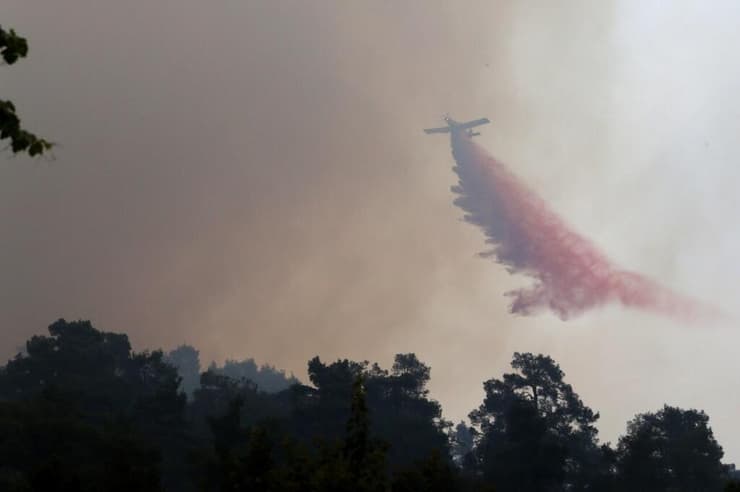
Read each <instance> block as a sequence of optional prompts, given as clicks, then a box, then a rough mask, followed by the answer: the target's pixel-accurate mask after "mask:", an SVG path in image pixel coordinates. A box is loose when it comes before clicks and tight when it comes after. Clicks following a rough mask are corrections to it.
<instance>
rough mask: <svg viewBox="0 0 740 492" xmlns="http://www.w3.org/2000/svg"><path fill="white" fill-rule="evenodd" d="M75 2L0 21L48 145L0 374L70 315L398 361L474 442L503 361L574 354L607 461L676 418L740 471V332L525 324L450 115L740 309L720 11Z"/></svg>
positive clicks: (38, 163) (18, 243)
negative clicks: (467, 205)
mask: <svg viewBox="0 0 740 492" xmlns="http://www.w3.org/2000/svg"><path fill="white" fill-rule="evenodd" d="M670 10H671V11H670V12H668V11H667V9H665V7H664V6H661V4H660V2H657V1H655V2H629V1H624V2H619V1H617V2H612V1H605V2H598V3H597V2H587V1H568V2H558V3H557V4H554V3H549V2H544V1H542V2H539V1H533V2H514V1H497V2H488V1H469V2H454V3H453V2H446V1H434V2H429V1H420V0H419V1H408V2H390V1H388V2H385V1H383V2H340V1H328V0H327V1H318V2H301V1H284V0H280V1H275V2H272V1H250V2H227V1H224V2H209V3H208V4H207V5H206V3H205V2H195V1H177V2H175V1H161V2H143V1H136V2H126V3H125V4H124V3H121V2H112V1H92V0H88V1H82V0H69V1H65V2H50V1H40V2H24V1H21V0H8V1H5V2H3V5H2V6H0V22H2V25H3V26H12V27H14V28H16V29H17V30H18V31H20V32H21V33H22V34H23V35H25V36H26V37H27V38H28V40H29V43H30V52H29V57H28V59H26V60H23V61H21V62H19V63H18V64H16V65H14V66H12V67H0V70H1V71H2V73H1V74H0V76H1V78H0V80H1V81H2V83H1V85H0V89H1V90H2V97H3V98H10V99H12V100H13V101H15V103H16V105H17V107H18V110H19V112H20V114H21V116H22V118H23V121H24V123H25V124H26V125H27V126H28V127H29V128H31V129H32V130H34V131H36V132H38V133H40V134H42V135H44V136H46V137H48V138H49V139H51V140H54V141H56V142H59V143H60V145H59V147H58V148H57V149H56V150H55V156H56V158H55V160H53V161H47V160H29V159H25V158H21V157H15V158H11V157H9V156H6V158H3V160H2V162H0V173H1V174H2V179H1V180H0V237H2V242H1V243H0V268H1V269H2V272H3V280H4V281H3V282H2V283H0V320H1V321H2V326H3V331H2V353H3V354H4V355H5V356H10V355H11V354H12V353H13V352H14V350H15V349H16V347H17V346H19V345H21V344H22V343H23V341H24V340H25V339H26V338H28V337H29V336H30V335H32V334H36V333H43V332H44V330H45V327H46V326H47V325H48V324H49V323H50V322H52V321H53V320H55V319H57V318H59V317H65V318H68V319H77V318H83V319H90V320H92V321H93V323H95V325H96V326H97V327H99V328H101V329H104V330H108V331H123V332H126V333H128V334H129V335H130V336H131V339H132V341H133V343H134V345H135V347H136V348H137V349H143V348H147V347H164V348H170V347H173V346H175V345H178V344H180V343H183V342H184V343H190V344H192V345H194V346H196V347H197V348H198V349H199V350H200V351H201V357H202V359H203V361H204V362H205V363H207V362H208V361H210V360H214V359H215V360H217V361H221V360H223V359H224V358H226V357H231V358H235V357H236V358H244V357H255V358H256V359H257V361H258V362H269V363H272V364H275V365H277V366H279V367H284V368H286V369H287V370H289V371H293V372H295V374H296V375H297V376H298V377H299V378H302V379H304V380H305V379H306V377H305V367H306V361H307V360H308V359H309V358H310V357H312V356H314V355H317V354H318V355H320V356H321V357H322V358H323V359H325V360H332V359H335V358H337V357H349V358H353V359H357V360H364V359H369V360H373V361H375V360H377V361H379V362H380V363H381V364H383V365H388V364H389V363H390V361H391V360H392V356H393V354H395V353H399V352H416V353H417V355H418V356H419V357H420V358H421V359H422V360H423V361H425V362H427V363H428V364H430V365H431V367H432V383H431V389H432V396H433V397H434V398H437V399H439V400H440V401H441V402H442V404H443V407H444V409H445V415H446V416H447V417H448V418H453V419H460V418H462V417H463V416H464V415H465V414H467V412H468V411H470V410H471V409H473V408H474V407H475V406H477V405H478V404H479V403H480V401H481V399H482V396H483V392H482V387H481V382H482V381H483V380H484V379H488V378H490V377H498V376H500V375H501V373H502V372H503V371H504V370H506V369H507V367H508V364H509V362H510V358H511V354H512V353H513V352H514V351H532V352H543V353H547V354H549V355H551V356H552V357H553V358H554V359H555V360H557V361H558V362H559V363H560V364H561V366H562V368H563V370H564V371H565V373H566V379H567V380H568V382H570V383H571V384H573V386H574V387H575V389H576V390H577V391H578V392H579V394H580V396H581V397H582V398H583V399H584V401H585V402H586V403H587V404H589V405H590V406H592V407H593V408H595V409H597V410H599V411H600V412H601V423H600V429H601V432H602V439H603V440H612V441H613V440H614V439H615V438H616V436H617V435H618V434H619V433H620V432H622V431H623V430H624V426H625V423H626V421H627V420H628V419H629V418H631V417H632V416H633V415H634V414H635V413H637V412H640V411H648V410H656V409H657V408H659V407H660V406H661V405H662V404H663V403H669V404H672V405H680V406H685V407H696V408H702V409H705V410H706V411H707V413H708V414H709V415H710V417H711V423H712V425H713V428H714V429H715V433H716V436H717V438H718V440H719V442H720V443H721V444H723V445H724V447H725V450H726V452H727V458H728V459H737V456H738V453H740V437H738V436H740V432H738V430H739V429H738V424H737V422H736V418H735V416H736V414H737V408H738V405H740V396H738V395H740V393H739V392H737V391H735V389H733V388H735V385H736V383H735V381H734V374H735V373H736V371H737V364H736V363H735V362H733V359H734V355H735V354H734V351H733V349H732V347H733V346H736V345H737V342H738V341H740V340H739V339H740V337H739V336H738V335H737V332H736V330H735V327H733V326H723V327H702V328H696V327H686V326H681V325H679V324H675V323H673V322H671V321H670V320H663V319H658V318H656V317H653V316H650V315H647V314H643V313H624V312H621V311H620V310H618V309H605V310H602V311H598V312H595V313H590V314H588V315H587V316H584V317H582V318H579V319H577V320H575V321H572V322H567V323H563V322H561V321H559V320H557V319H556V318H554V317H553V316H550V315H543V316H539V317H535V318H529V319H523V318H517V317H512V316H511V315H509V314H508V312H507V299H506V298H504V297H503V295H502V294H503V292H505V291H507V290H510V289H511V288H517V287H519V286H521V284H520V280H519V279H516V278H512V277H510V276H509V275H508V274H507V273H506V272H505V271H504V270H503V269H502V268H501V267H500V266H498V265H496V264H494V263H492V262H490V261H486V260H482V259H480V258H478V257H477V255H476V254H477V253H478V252H479V251H481V249H482V248H484V238H483V236H482V234H481V233H480V232H479V231H477V230H476V229H475V228H473V227H471V226H469V225H468V224H465V223H464V222H463V221H461V220H460V219H461V213H460V211H459V209H456V208H455V207H454V205H453V203H452V201H453V199H454V196H453V195H452V193H451V192H450V190H449V188H450V185H452V184H454V183H455V176H454V174H453V173H452V171H451V167H452V164H453V161H452V157H451V155H450V152H449V141H448V140H447V139H445V138H444V137H439V136H438V137H435V138H432V137H429V136H425V135H424V134H423V133H422V132H421V128H423V127H426V126H438V125H439V124H440V116H441V114H442V113H445V112H448V111H449V112H450V113H451V114H452V116H453V117H456V118H458V119H465V118H478V117H488V118H490V119H491V120H492V124H491V125H487V126H486V127H485V128H483V129H482V130H483V135H482V136H481V137H477V138H478V143H480V144H481V145H483V147H484V148H486V150H487V151H488V152H490V153H491V154H492V155H494V156H496V158H498V159H501V160H502V161H503V162H505V163H506V164H507V165H508V166H509V167H510V168H511V169H512V171H513V172H515V173H516V174H517V175H518V176H520V177H521V178H522V179H524V180H525V181H526V182H527V183H529V185H531V186H532V188H533V189H535V190H536V191H537V192H538V193H540V194H541V195H542V196H543V198H544V199H545V200H547V201H548V203H549V204H550V205H551V206H552V207H553V209H554V210H555V211H556V212H557V213H558V214H560V215H562V216H563V217H565V218H566V219H567V220H568V221H569V222H570V223H571V224H572V225H573V227H574V228H575V229H576V230H578V231H579V232H580V233H583V234H584V235H586V236H588V237H590V238H591V239H593V241H594V242H595V243H596V244H597V245H598V246H599V247H600V248H601V249H603V250H604V251H605V252H606V253H607V254H608V255H609V256H610V257H612V258H614V259H615V261H617V262H618V263H619V264H621V265H624V266H625V267H627V268H632V269H636V270H639V271H642V272H645V273H646V274H649V275H651V276H652V277H654V278H656V279H659V280H660V281H661V282H664V283H665V284H667V285H669V286H671V287H674V288H676V289H677V290H681V291H682V292H686V293H687V294H690V295H694V296H697V297H699V298H704V299H709V300H712V301H715V302H717V303H718V304H719V305H721V306H722V307H724V308H726V309H729V310H732V309H733V307H734V302H735V298H736V292H737V281H736V280H735V279H737V278H740V276H738V275H737V274H738V273H740V268H738V266H737V265H736V261H735V251H737V250H738V246H740V241H739V240H738V234H737V232H736V225H735V224H734V222H735V219H734V210H736V209H737V208H736V207H735V206H736V205H738V204H737V200H738V199H737V196H738V194H737V193H736V191H735V190H736V189H737V187H738V186H740V175H739V173H738V172H737V171H736V169H735V166H734V162H737V158H738V157H739V156H740V144H738V143H737V141H736V140H737V139H736V137H735V136H736V134H737V131H738V124H739V123H738V121H740V120H738V115H740V103H737V102H736V101H735V100H734V93H735V90H734V88H735V87H736V86H737V83H738V82H740V72H739V71H738V69H736V68H735V67H736V66H740V65H738V64H737V60H736V55H735V53H734V49H733V46H736V45H737V42H738V41H740V39H738V37H739V36H740V35H738V34H737V33H736V32H735V28H734V26H735V25H736V22H737V20H738V19H739V18H740V9H738V7H737V6H735V5H734V4H733V3H731V2H726V3H724V2H714V3H712V4H711V6H706V7H700V6H699V4H698V3H693V2H676V3H675V4H672V8H671V9H670Z"/></svg>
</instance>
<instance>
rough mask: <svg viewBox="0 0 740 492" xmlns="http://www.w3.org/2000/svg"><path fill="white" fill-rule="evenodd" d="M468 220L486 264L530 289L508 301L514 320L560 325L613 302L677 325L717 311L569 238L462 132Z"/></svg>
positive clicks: (459, 155)
mask: <svg viewBox="0 0 740 492" xmlns="http://www.w3.org/2000/svg"><path fill="white" fill-rule="evenodd" d="M452 154H453V156H454V157H455V161H456V162H457V165H456V166H455V168H454V170H455V172H456V173H457V175H458V176H459V178H460V182H459V184H458V185H457V186H453V187H452V191H453V192H455V193H457V194H458V195H459V196H458V197H457V198H456V200H455V204H456V205H458V206H459V207H460V208H462V209H463V210H464V211H465V212H466V214H465V217H464V218H465V220H466V221H468V222H470V223H471V224H475V225H477V226H479V227H480V228H481V229H483V231H484V232H485V234H486V236H487V237H488V240H487V242H488V243H489V244H491V245H492V246H493V247H492V249H491V250H490V251H488V252H486V253H481V255H482V256H491V257H493V258H495V259H496V261H497V262H498V263H501V264H502V265H505V266H506V267H507V270H508V271H509V272H510V273H521V274H525V275H527V276H529V277H531V278H533V279H534V285H533V286H531V287H529V288H523V289H519V290H515V291H511V292H507V293H506V295H508V296H510V297H512V302H511V306H510V309H511V312H512V313H515V314H520V315H529V314H533V313H536V312H539V311H542V310H544V309H550V310H552V311H553V312H554V313H555V314H556V315H557V316H558V317H560V318H561V319H563V320H565V319H568V318H572V317H573V316H576V315H578V314H580V313H582V312H584V311H586V310H588V309H592V308H595V307H597V306H602V305H605V304H607V303H610V302H618V303H621V304H622V305H624V306H629V307H635V308H640V309H644V310H648V311H653V312H657V313H661V314H665V315H669V316H672V317H676V318H680V319H682V320H697V319H707V318H708V317H709V318H713V317H715V316H716V313H715V312H714V310H712V309H710V308H707V307H705V306H703V305H701V304H700V303H698V302H696V301H694V300H692V299H689V298H687V297H684V296H680V295H678V294H676V293H674V292H672V291H670V290H669V289H667V288H665V287H662V286H661V285H659V284H658V283H656V282H654V281H652V280H650V279H648V278H645V277H643V276H642V275H640V274H638V273H634V272H629V271H625V270H620V269H618V268H617V267H616V266H615V265H613V264H612V263H611V262H610V261H609V259H608V258H607V257H606V256H604V254H603V253H602V252H601V251H599V250H598V249H597V248H596V247H595V246H594V245H593V244H591V242H590V241H588V240H587V239H585V238H584V237H582V236H580V235H578V234H577V233H575V232H573V231H572V230H571V229H570V228H569V227H568V226H567V225H566V224H565V223H564V222H563V221H562V220H561V219H560V217H558V216H557V215H555V213H553V212H552V211H551V210H549V209H548V208H547V206H546V205H545V202H544V201H543V200H542V199H541V198H540V197H539V196H538V195H536V194H535V193H534V192H532V191H531V190H530V189H529V188H527V186H526V185H525V184H524V183H522V181H520V180H519V179H518V178H517V177H516V176H514V175H513V174H512V173H511V172H509V170H508V169H507V168H506V167H505V166H504V165H503V164H501V163H500V162H498V161H496V160H495V159H494V158H492V157H491V156H489V155H488V154H487V153H486V152H485V151H484V150H483V149H482V148H481V147H480V146H478V145H477V144H476V143H474V142H473V141H472V140H471V138H470V137H469V136H467V135H465V134H464V133H463V132H460V131H455V132H453V135H452Z"/></svg>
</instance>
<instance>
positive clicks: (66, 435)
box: [0, 388, 161, 492]
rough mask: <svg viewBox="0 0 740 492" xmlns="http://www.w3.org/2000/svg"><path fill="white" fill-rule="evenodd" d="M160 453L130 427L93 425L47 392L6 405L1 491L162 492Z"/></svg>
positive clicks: (0, 429)
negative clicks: (103, 491) (132, 491)
mask: <svg viewBox="0 0 740 492" xmlns="http://www.w3.org/2000/svg"><path fill="white" fill-rule="evenodd" d="M160 474H161V470H160V453H159V452H158V450H157V449H156V447H155V445H154V444H153V443H152V442H151V441H149V440H145V437H144V436H142V435H141V434H138V433H136V432H135V431H134V430H133V429H132V428H131V427H130V425H129V424H127V423H125V422H121V421H116V422H109V423H108V424H106V425H105V426H97V425H93V424H92V423H90V422H89V421H87V420H86V419H85V418H84V417H83V416H82V415H81V414H80V412H79V411H78V409H77V408H76V405H75V402H74V400H73V399H72V398H70V397H68V396H65V395H62V394H60V393H58V392H57V391H56V390H54V389H51V388H49V389H45V390H43V391H41V392H40V393H39V394H37V395H34V396H32V397H30V398H28V399H26V400H24V401H20V402H13V401H4V402H0V490H3V491H8V492H10V491H31V490H32V491H52V490H60V491H62V490H64V491H66V490H70V491H71V490H79V491H100V490H110V491H114V492H115V491H121V492H123V491H130V490H142V491H159V490H161V487H160Z"/></svg>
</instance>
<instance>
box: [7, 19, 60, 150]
mask: <svg viewBox="0 0 740 492" xmlns="http://www.w3.org/2000/svg"><path fill="white" fill-rule="evenodd" d="M27 54H28V42H27V41H26V39H25V38H23V37H22V36H19V35H18V33H16V32H15V31H14V30H13V29H9V30H7V31H6V30H5V29H3V28H2V27H0V56H2V59H3V61H4V62H5V63H7V64H8V65H12V64H13V63H15V62H17V61H18V60H19V59H20V58H25V57H26V55H27ZM5 139H10V149H11V150H12V151H13V153H18V152H28V154H29V155H30V156H32V157H33V156H35V155H40V154H43V153H44V152H46V151H48V150H50V149H51V147H52V146H53V144H52V143H51V142H48V141H46V140H44V139H43V138H39V137H37V136H36V135H34V134H33V133H31V132H29V131H27V130H25V129H24V128H22V127H21V121H20V118H18V115H17V114H16V112H15V105H14V104H13V103H12V102H10V101H3V100H0V140H5Z"/></svg>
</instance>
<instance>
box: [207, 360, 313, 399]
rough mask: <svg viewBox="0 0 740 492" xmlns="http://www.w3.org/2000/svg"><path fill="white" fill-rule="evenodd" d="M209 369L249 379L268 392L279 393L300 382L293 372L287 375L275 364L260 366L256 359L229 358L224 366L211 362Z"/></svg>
mask: <svg viewBox="0 0 740 492" xmlns="http://www.w3.org/2000/svg"><path fill="white" fill-rule="evenodd" d="M208 370H209V371H211V372H217V373H220V374H224V375H225V376H229V377H230V378H232V379H237V380H238V379H249V380H250V381H252V382H254V383H255V384H256V385H257V386H258V387H259V389H260V390H262V391H265V392H267V393H278V392H280V391H283V390H286V389H288V388H289V387H291V386H292V385H294V384H300V381H299V380H298V379H297V378H296V377H295V376H293V375H292V374H291V375H290V376H287V375H286V374H285V371H283V370H280V369H277V368H276V367H275V366H271V365H269V364H263V365H262V366H259V367H258V366H257V363H256V362H255V361H254V359H244V360H243V361H237V360H232V359H228V360H227V361H226V362H225V363H224V365H223V367H219V366H217V365H216V364H215V363H211V365H210V366H209V367H208Z"/></svg>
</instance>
